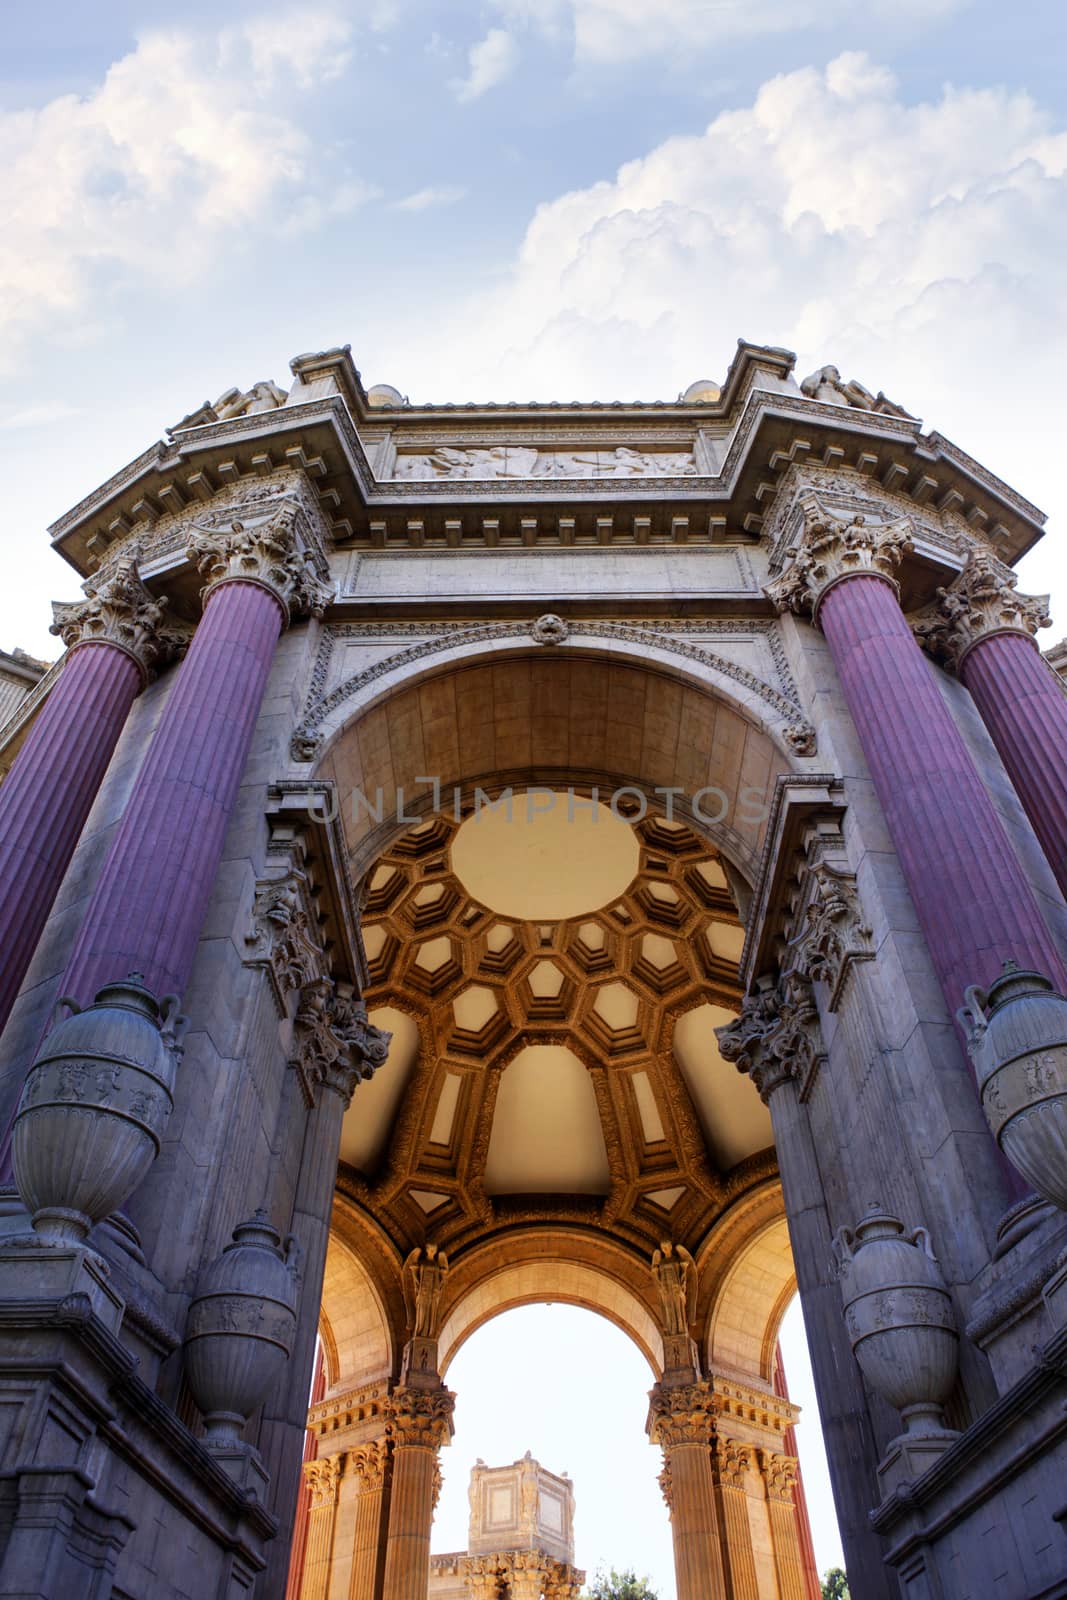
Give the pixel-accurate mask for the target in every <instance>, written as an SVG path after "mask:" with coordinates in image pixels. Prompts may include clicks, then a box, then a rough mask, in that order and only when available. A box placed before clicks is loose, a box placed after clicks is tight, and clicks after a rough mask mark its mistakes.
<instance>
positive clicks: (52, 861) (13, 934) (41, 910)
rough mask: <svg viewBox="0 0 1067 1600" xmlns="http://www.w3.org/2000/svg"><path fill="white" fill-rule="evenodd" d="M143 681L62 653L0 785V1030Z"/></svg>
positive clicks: (130, 669)
mask: <svg viewBox="0 0 1067 1600" xmlns="http://www.w3.org/2000/svg"><path fill="white" fill-rule="evenodd" d="M142 681H143V678H142V673H141V669H140V667H139V666H138V664H137V662H136V661H135V660H134V658H133V657H132V656H131V655H130V654H129V652H128V651H126V650H123V649H122V648H121V647H119V646H117V645H114V644H111V643H108V642H106V641H101V642H99V643H95V642H94V643H86V644H82V645H79V646H77V647H76V648H75V649H74V650H72V651H71V653H70V655H69V657H68V658H67V660H66V662H65V663H64V666H63V671H62V672H61V673H60V675H59V680H58V682H57V683H56V685H55V687H54V689H53V690H52V691H51V693H50V694H49V696H48V698H47V700H46V701H45V703H44V706H43V708H42V710H41V712H40V713H39V715H38V717H37V719H36V721H35V722H34V724H33V726H32V728H31V729H30V732H29V734H28V736H27V738H26V742H25V744H24V745H23V746H22V749H21V750H20V751H19V753H18V756H17V757H16V759H15V762H14V764H13V765H12V768H11V771H10V772H9V773H8V776H7V778H6V779H5V780H4V783H3V785H2V786H0V951H2V952H3V964H2V966H0V1029H2V1028H3V1026H4V1024H5V1023H6V1022H7V1019H8V1015H9V1014H10V1011H11V1007H12V1005H13V1004H14V1002H15V997H16V995H17V994H18V992H19V989H20V987H21V985H22V980H23V978H24V977H25V976H26V969H27V968H28V967H29V964H30V961H31V960H32V958H33V953H34V951H35V950H36V948H37V942H38V940H39V939H40V937H41V933H42V931H43V929H44V925H45V922H46V921H47V919H48V913H49V912H50V911H51V909H52V902H53V901H54V899H55V897H56V894H57V892H58V890H59V885H60V883H61V882H62V880H63V874H64V873H65V872H66V870H67V868H68V866H69V865H70V859H71V856H72V855H73V854H74V848H75V846H76V845H77V843H78V840H79V838H80V837H81V832H82V829H83V828H84V826H85V820H86V818H87V817H88V815H89V810H90V807H91V806H92V803H93V800H94V798H95V796H96V792H97V790H98V789H99V787H100V783H101V780H102V779H103V776H104V773H105V772H106V770H107V765H108V762H109V761H110V760H111V756H112V753H113V751H114V749H115V745H116V743H117V741H118V737H119V734H120V733H121V732H122V727H123V724H124V723H125V721H126V718H127V716H128V715H129V711H130V707H131V706H132V704H133V702H134V700H135V698H136V696H137V694H138V691H139V690H140V688H141V684H142Z"/></svg>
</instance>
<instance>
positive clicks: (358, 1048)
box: [293, 978, 393, 1107]
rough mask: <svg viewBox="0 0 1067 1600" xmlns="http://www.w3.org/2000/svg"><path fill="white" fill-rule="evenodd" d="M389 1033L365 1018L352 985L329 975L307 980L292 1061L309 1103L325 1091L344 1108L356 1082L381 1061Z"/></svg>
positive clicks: (368, 1076) (386, 1053) (364, 1008)
mask: <svg viewBox="0 0 1067 1600" xmlns="http://www.w3.org/2000/svg"><path fill="white" fill-rule="evenodd" d="M392 1037H393V1036H392V1034H391V1033H386V1032H384V1031H383V1030H382V1029H381V1028H376V1027H375V1026H374V1024H373V1023H371V1022H368V1020H367V1008H366V1006H365V1005H364V1004H363V1002H362V1000H359V999H357V998H356V996H355V994H354V992H353V990H352V987H351V985H350V984H347V983H337V982H335V981H334V979H332V978H317V979H315V980H314V981H313V982H312V983H309V984H308V985H307V986H306V987H305V988H304V990H303V991H302V993H301V997H300V1006H299V1009H298V1010H297V1013H296V1018H295V1020H294V1022H293V1043H294V1047H295V1053H296V1060H295V1065H296V1067H297V1070H298V1071H299V1073H300V1077H301V1082H302V1083H303V1086H304V1092H305V1096H306V1097H307V1099H308V1102H309V1104H311V1103H313V1101H314V1099H315V1098H316V1096H317V1094H318V1092H319V1091H320V1090H323V1089H325V1090H329V1091H330V1092H332V1093H333V1094H336V1095H339V1096H340V1098H341V1100H342V1101H343V1102H344V1104H345V1106H346V1107H347V1106H348V1105H349V1104H350V1102H351V1100H352V1096H353V1094H354V1093H355V1090H356V1086H357V1085H358V1084H360V1083H362V1082H363V1080H364V1078H370V1077H373V1076H374V1074H375V1072H377V1070H378V1068H379V1067H380V1066H381V1065H382V1063H383V1061H384V1060H385V1058H386V1056H387V1055H388V1054H389V1041H390V1040H391V1039H392Z"/></svg>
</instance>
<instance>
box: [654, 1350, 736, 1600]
mask: <svg viewBox="0 0 1067 1600" xmlns="http://www.w3.org/2000/svg"><path fill="white" fill-rule="evenodd" d="M650 1402H651V1405H650V1410H649V1419H648V1434H649V1438H650V1439H651V1440H652V1442H653V1443H654V1444H658V1445H659V1446H660V1447H661V1448H662V1450H663V1473H662V1475H661V1477H660V1484H661V1486H662V1488H663V1495H664V1499H665V1500H666V1501H667V1507H668V1509H669V1511H670V1514H671V1532H672V1535H673V1540H674V1573H675V1581H676V1584H677V1591H678V1600H725V1597H726V1593H727V1590H726V1581H725V1576H724V1572H723V1559H722V1550H721V1538H722V1530H721V1528H720V1526H719V1521H718V1518H717V1516H716V1511H715V1487H714V1483H713V1481H712V1472H711V1445H712V1440H713V1438H714V1435H715V1399H714V1393H713V1391H712V1388H711V1385H710V1384H709V1383H707V1382H705V1381H704V1380H700V1381H699V1382H697V1383H687V1384H680V1385H678V1386H677V1387H670V1388H669V1387H667V1386H666V1385H664V1384H662V1383H658V1384H657V1385H656V1387H655V1388H654V1389H653V1390H652V1393H651V1396H650Z"/></svg>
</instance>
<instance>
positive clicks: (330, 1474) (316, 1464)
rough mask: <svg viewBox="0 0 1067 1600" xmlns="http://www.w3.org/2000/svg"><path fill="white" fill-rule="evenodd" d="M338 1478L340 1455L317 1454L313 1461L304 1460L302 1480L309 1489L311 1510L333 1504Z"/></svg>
mask: <svg viewBox="0 0 1067 1600" xmlns="http://www.w3.org/2000/svg"><path fill="white" fill-rule="evenodd" d="M340 1479H341V1457H340V1456H318V1457H317V1458H316V1459H315V1460H314V1461H305V1462H304V1482H305V1483H306V1484H307V1486H308V1488H309V1490H310V1491H311V1509H312V1511H319V1510H321V1509H322V1507H323V1506H330V1505H333V1503H334V1500H335V1499H336V1498H337V1485H338V1483H339V1482H340Z"/></svg>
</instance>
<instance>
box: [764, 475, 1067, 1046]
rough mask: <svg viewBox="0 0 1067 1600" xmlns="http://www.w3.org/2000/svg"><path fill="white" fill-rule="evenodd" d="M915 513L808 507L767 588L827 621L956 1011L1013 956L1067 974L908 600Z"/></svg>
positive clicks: (785, 605)
mask: <svg viewBox="0 0 1067 1600" xmlns="http://www.w3.org/2000/svg"><path fill="white" fill-rule="evenodd" d="M910 548H911V543H910V538H909V529H908V527H907V526H906V525H905V524H903V523H892V524H880V523H866V522H864V521H862V519H860V518H857V519H856V521H855V522H853V523H851V524H849V525H848V526H846V525H845V524H843V523H840V522H835V521H833V520H832V519H829V518H827V517H824V516H823V515H822V512H821V511H820V509H819V507H818V506H817V505H816V504H815V503H814V502H809V504H808V505H807V506H806V507H805V525H804V532H803V534H802V536H801V539H800V543H799V545H798V546H797V548H796V549H795V550H794V551H793V552H792V559H791V561H790V564H789V566H788V567H787V568H786V570H785V571H784V572H783V574H782V575H781V576H780V577H779V578H777V579H776V580H775V581H774V582H773V583H771V584H769V585H768V587H767V594H768V595H769V596H770V598H771V599H772V600H773V601H774V603H775V604H776V605H777V607H778V609H779V610H780V611H786V610H792V611H795V612H798V613H800V614H801V615H805V614H806V615H809V616H811V617H812V619H813V620H814V621H815V622H816V623H817V624H818V626H819V627H820V628H821V629H822V631H823V633H824V635H825V637H826V642H827V644H828V645H829V647H830V653H831V655H832V656H833V659H834V665H835V666H836V668H837V674H838V678H839V679H840V682H841V687H842V689H843V691H844V694H845V699H846V700H847V701H848V707H849V710H850V712H851V713H852V720H853V723H854V724H855V727H856V732H857V734H858V735H859V739H860V743H861V745H862V746H863V753H864V755H865V756H866V758H867V765H868V767H869V768H870V773H871V778H872V781H873V783H874V787H875V790H876V792H877V794H878V798H879V800H880V801H881V804H882V810H883V812H884V814H885V819H886V823H887V825H888V828H889V832H890V835H891V836H892V840H893V844H894V847H895V849H896V853H897V856H898V858H899V860H900V864H901V868H902V870H903V872H904V876H905V878H906V879H907V883H908V888H909V889H910V890H911V897H912V900H913V902H914V904H915V910H916V913H917V915H918V918H919V922H920V924H921V926H922V929H923V932H924V934H925V935H926V942H927V945H928V947H929V950H930V955H931V958H932V960H933V963H934V968H935V970H936V972H937V976H938V980H939V982H940V985H941V991H942V993H943V994H944V997H945V1003H946V1005H947V1007H948V1010H949V1015H950V1016H953V1017H954V1016H955V1014H956V1011H957V1010H958V1008H959V1007H960V1006H961V1005H962V1004H963V998H964V990H965V989H966V987H967V985H968V984H972V983H978V984H981V985H982V986H983V987H988V986H989V984H991V983H992V982H993V979H994V978H995V977H997V975H998V974H999V972H1000V971H1001V968H1002V967H1003V965H1004V962H1005V961H1008V960H1013V961H1016V962H1018V964H1019V966H1021V967H1023V968H1028V969H1036V970H1037V971H1038V972H1043V973H1045V974H1047V975H1048V976H1049V977H1050V978H1051V979H1052V981H1053V983H1054V985H1055V986H1056V987H1057V988H1059V989H1063V988H1064V987H1065V979H1067V974H1065V972H1064V968H1063V964H1062V962H1061V960H1060V957H1059V955H1058V953H1057V950H1056V947H1055V945H1054V944H1053V942H1052V939H1051V937H1050V935H1049V932H1048V929H1047V928H1046V926H1045V923H1044V921H1043V920H1042V917H1041V913H1040V911H1039V909H1038V906H1037V902H1036V900H1035V898H1034V894H1033V891H1032V890H1031V888H1030V884H1029V882H1028V881H1027V878H1026V875H1025V873H1024V872H1023V870H1022V867H1021V866H1020V865H1019V862H1018V860H1017V858H1016V856H1015V852H1014V851H1013V849H1012V847H1011V843H1010V841H1009V839H1008V836H1007V834H1006V832H1005V830H1004V827H1003V824H1002V823H1001V821H1000V818H999V817H998V815H997V813H996V811H995V810H994V807H993V802H992V800H991V799H990V797H989V795H988V793H987V792H986V789H985V786H984V784H983V783H982V780H981V777H980V776H979V774H978V771H977V769H976V768H975V765H974V762H973V761H972V760H971V757H970V755H969V754H968V751H967V747H966V745H965V744H964V742H963V738H962V736H961V734H960V732H959V729H958V728H957V727H956V724H955V722H954V721H953V719H952V716H951V715H950V713H949V710H948V707H947V706H946V704H945V702H944V700H943V699H942V696H941V694H940V692H939V690H938V687H937V684H936V683H935V682H934V677H933V672H932V669H931V667H930V664H929V662H928V661H927V660H926V658H925V657H924V656H923V653H922V651H921V649H920V648H919V645H918V643H917V642H916V640H915V637H914V635H913V634H912V631H911V629H910V627H909V626H908V623H907V621H906V620H905V617H904V613H903V612H902V611H901V609H900V602H899V598H898V595H899V590H898V586H897V583H896V579H895V577H894V573H895V571H896V569H897V567H898V566H899V564H900V562H901V560H902V558H903V556H904V554H905V553H906V552H907V551H908V550H909V549H910Z"/></svg>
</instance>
